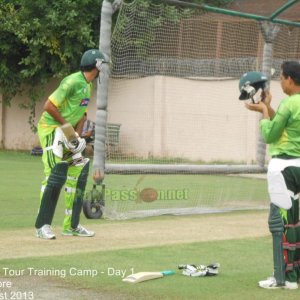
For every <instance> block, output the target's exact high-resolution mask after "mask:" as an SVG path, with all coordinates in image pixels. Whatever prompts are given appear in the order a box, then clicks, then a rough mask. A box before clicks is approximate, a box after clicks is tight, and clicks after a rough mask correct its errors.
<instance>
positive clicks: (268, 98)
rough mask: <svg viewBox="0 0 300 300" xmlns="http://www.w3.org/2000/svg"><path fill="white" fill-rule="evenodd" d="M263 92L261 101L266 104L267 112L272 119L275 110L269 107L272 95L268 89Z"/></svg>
mask: <svg viewBox="0 0 300 300" xmlns="http://www.w3.org/2000/svg"><path fill="white" fill-rule="evenodd" d="M263 93H264V95H263V99H262V101H263V102H264V103H265V104H266V106H267V108H268V113H269V116H270V118H271V119H273V117H274V116H275V111H274V109H273V108H272V107H271V101H272V95H271V93H270V92H269V91H264V92H263Z"/></svg>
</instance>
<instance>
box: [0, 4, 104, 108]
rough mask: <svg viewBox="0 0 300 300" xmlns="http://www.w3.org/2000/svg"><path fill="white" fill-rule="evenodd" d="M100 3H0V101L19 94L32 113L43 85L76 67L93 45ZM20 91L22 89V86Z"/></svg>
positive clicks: (95, 42)
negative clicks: (27, 96) (0, 96)
mask: <svg viewBox="0 0 300 300" xmlns="http://www.w3.org/2000/svg"><path fill="white" fill-rule="evenodd" d="M101 4H102V0H80V1H79V0H78V1H72V0H55V1H47V0H39V1H28V0H2V1H1V2H0V24H1V26H0V56H1V60H0V92H1V94H2V97H3V100H4V103H6V104H10V101H11V99H12V98H13V97H14V96H15V95H16V94H19V93H23V92H24V91H26V93H27V94H28V95H29V96H30V102H29V104H27V105H24V107H25V108H30V109H31V110H34V107H35V103H36V101H38V100H40V98H41V93H42V90H43V86H44V84H45V83H46V82H48V80H49V79H50V78H53V77H62V76H64V75H66V74H68V73H70V72H72V71H74V70H77V69H78V67H79V60H80V56H81V54H82V52H83V51H85V50H86V49H88V48H91V47H98V41H99V27H100V25H99V24H100V9H101ZM25 87H26V88H25Z"/></svg>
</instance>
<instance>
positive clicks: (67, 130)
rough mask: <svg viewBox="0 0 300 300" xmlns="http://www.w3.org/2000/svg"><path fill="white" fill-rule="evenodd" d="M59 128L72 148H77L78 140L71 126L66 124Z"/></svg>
mask: <svg viewBox="0 0 300 300" xmlns="http://www.w3.org/2000/svg"><path fill="white" fill-rule="evenodd" d="M60 128H61V130H62V132H63V133H64V135H65V137H66V139H67V140H68V141H69V142H70V143H71V144H73V145H74V146H77V144H78V139H77V135H76V133H75V130H74V128H73V126H72V125H71V124H70V123H66V124H64V125H62V126H61V127H60Z"/></svg>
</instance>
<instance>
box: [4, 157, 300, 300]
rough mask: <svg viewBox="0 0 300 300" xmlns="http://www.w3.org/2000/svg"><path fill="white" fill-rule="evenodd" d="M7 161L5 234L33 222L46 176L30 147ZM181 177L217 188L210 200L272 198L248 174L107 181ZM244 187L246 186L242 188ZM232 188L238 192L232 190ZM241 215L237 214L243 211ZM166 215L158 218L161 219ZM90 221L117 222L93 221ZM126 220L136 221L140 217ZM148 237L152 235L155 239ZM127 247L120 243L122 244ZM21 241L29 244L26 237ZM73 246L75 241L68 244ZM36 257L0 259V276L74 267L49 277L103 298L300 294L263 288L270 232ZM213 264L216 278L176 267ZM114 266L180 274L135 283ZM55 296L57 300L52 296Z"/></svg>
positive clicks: (129, 183) (127, 183)
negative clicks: (193, 274) (72, 272)
mask: <svg viewBox="0 0 300 300" xmlns="http://www.w3.org/2000/svg"><path fill="white" fill-rule="evenodd" d="M0 165H1V168H0V179H1V185H0V194H1V200H0V211H1V227H0V233H1V231H4V230H7V229H15V228H18V229H20V230H21V229H22V228H32V227H33V224H34V220H35V216H36V212H37V208H38V203H39V199H38V198H39V197H38V193H39V192H38V191H39V189H40V183H41V181H42V179H43V172H42V168H43V166H42V163H41V158H40V157H32V156H30V155H29V154H28V153H25V152H24V153H22V152H6V151H0ZM177 176H178V177H177ZM233 179H234V180H233ZM235 182H237V183H235ZM179 183H181V185H179V187H183V188H188V189H189V191H190V193H191V194H190V195H192V193H196V191H198V195H199V194H200V195H205V194H207V193H210V197H209V198H210V199H217V200H215V201H216V202H217V201H219V204H221V203H222V201H225V202H224V203H226V199H227V198H228V199H235V198H234V197H232V195H236V198H237V199H246V200H245V201H248V200H249V195H248V194H247V193H248V192H249V193H250V198H251V199H252V198H253V199H255V198H259V197H265V181H263V180H252V179H247V178H237V177H235V178H231V177H226V176H183V175H170V176H164V177H159V176H153V175H149V176H148V175H147V176H145V177H143V176H137V175H133V176H121V175H113V176H107V179H106V185H107V186H108V187H110V186H113V188H114V189H115V190H117V189H125V188H134V187H149V186H151V187H154V188H157V189H160V188H165V187H167V188H170V189H172V188H176V187H177V188H178V184H179ZM91 185H92V182H91V179H90V178H89V182H88V186H91ZM240 185H241V187H239V186H240ZM230 189H233V190H236V191H234V192H232V191H230ZM226 197H227V198H226ZM189 201H191V199H189ZM120 202H121V201H120ZM137 205H139V203H137ZM143 205H146V204H143ZM63 206H64V205H63V199H61V200H60V201H59V204H58V208H57V211H56V215H55V219H54V225H57V224H59V225H60V224H61V222H62V219H63ZM234 214H238V212H235V213H234ZM160 218H161V219H163V218H168V217H167V216H164V217H160ZM160 218H153V219H155V220H158V221H159V219H160ZM191 218H193V216H191ZM148 220H149V218H148V219H145V220H142V221H143V222H147V221H148ZM140 221H141V220H139V222H140ZM89 222H92V223H99V222H111V221H107V220H90V221H89ZM113 222H118V221H113ZM126 222H136V220H128V221H126ZM266 222H267V221H266ZM266 226H267V225H266ZM212 234H213V224H212ZM149 238H150V239H151V237H149ZM41 242H42V241H41ZM45 242H47V241H45ZM50 243H51V242H50ZM54 243H55V241H54ZM49 245H50V244H49ZM121 246H122V245H121V244H120V248H122V247H121ZM20 247H22V244H21V242H20ZM66 247H68V245H67V244H66ZM34 255H35V254H34V253H32V257H26V258H20V259H2V260H0V276H2V277H3V275H4V269H3V268H4V267H9V268H10V269H15V270H22V269H24V270H25V272H27V273H28V268H35V269H46V270H51V269H52V270H64V271H66V273H67V276H66V277H65V278H61V277H59V276H47V277H46V278H45V280H46V281H47V282H50V281H51V282H54V283H55V285H56V286H58V287H60V286H69V287H70V288H72V287H74V289H82V290H84V289H87V290H91V291H94V292H96V293H98V294H99V295H101V296H103V299H216V300H220V299H221V300H235V299H236V300H240V299H245V300H248V299H249V300H253V299H255V300H256V299H258V300H259V299H263V300H279V299H280V300H281V299H289V300H294V299H295V300H296V299H299V290H296V291H285V290H276V291H267V290H263V289H259V288H258V287H257V281H258V280H261V279H264V278H265V277H267V276H269V275H271V270H272V244H271V239H270V237H262V238H256V239H247V240H244V239H239V240H225V241H206V242H201V243H200V242H199V243H190V244H177V245H172V246H163V247H145V248H139V249H123V250H109V251H101V252H95V251H93V249H91V252H90V253H84V254H76V255H74V254H72V249H70V254H69V255H64V256H62V255H59V256H50V257H35V256H34ZM211 262H219V263H220V264H221V268H220V274H219V275H218V276H216V277H203V278H189V277H186V276H183V275H181V274H180V272H179V270H177V265H178V264H182V263H193V264H208V263H211ZM70 268H75V269H77V270H97V272H98V275H97V276H95V277H91V276H79V275H76V276H70V275H69V274H68V272H69V271H70ZM111 268H114V269H117V270H121V269H122V270H126V275H129V274H130V273H131V272H132V271H133V272H140V271H159V270H166V269H173V270H176V272H177V273H176V275H173V276H169V277H166V278H163V279H159V280H152V281H148V282H144V283H140V284H136V285H130V284H126V283H123V282H122V280H121V277H120V276H117V275H111V276H110V274H108V270H111ZM101 272H103V273H101ZM27 273H25V275H26V274H27ZM24 280H26V281H29V282H30V281H31V280H34V277H30V276H28V274H27V276H24ZM49 297H50V298H51V295H50V296H49ZM50 298H49V299H50ZM79 299H81V298H79Z"/></svg>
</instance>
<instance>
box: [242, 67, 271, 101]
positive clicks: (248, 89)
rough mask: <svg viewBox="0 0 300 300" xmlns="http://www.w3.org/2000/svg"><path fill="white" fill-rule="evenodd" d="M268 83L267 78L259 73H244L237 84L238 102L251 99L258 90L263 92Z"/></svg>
mask: <svg viewBox="0 0 300 300" xmlns="http://www.w3.org/2000/svg"><path fill="white" fill-rule="evenodd" d="M267 83H268V77H267V76H266V75H264V74H263V73H261V72H255V71H251V72H247V73H244V74H243V76H242V77H241V79H240V82H239V89H240V92H241V94H240V97H239V99H240V100H247V99H250V98H252V97H253V96H254V95H255V94H256V92H257V91H258V90H259V89H262V90H265V89H266V87H267V85H268V84H267Z"/></svg>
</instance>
